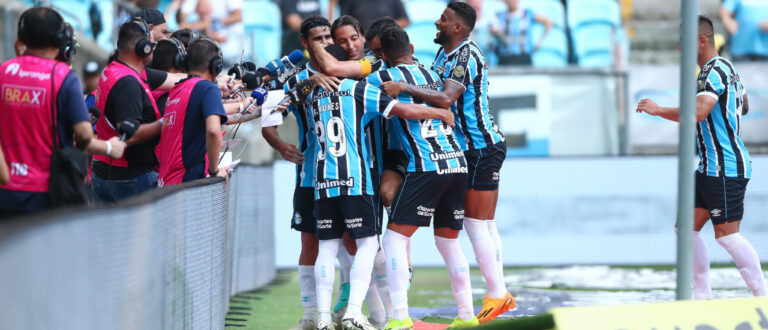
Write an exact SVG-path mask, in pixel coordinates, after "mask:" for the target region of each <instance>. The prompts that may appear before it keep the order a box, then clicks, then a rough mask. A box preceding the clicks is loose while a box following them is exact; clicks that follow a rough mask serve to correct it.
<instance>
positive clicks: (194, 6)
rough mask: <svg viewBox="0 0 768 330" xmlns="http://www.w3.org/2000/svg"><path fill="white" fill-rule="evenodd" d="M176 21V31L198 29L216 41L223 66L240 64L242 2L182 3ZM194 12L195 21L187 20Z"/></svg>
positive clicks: (189, 0) (201, 0)
mask: <svg viewBox="0 0 768 330" xmlns="http://www.w3.org/2000/svg"><path fill="white" fill-rule="evenodd" d="M180 7H181V9H180V10H179V13H178V14H177V16H176V18H177V21H178V24H179V28H182V29H183V28H189V29H193V30H198V31H200V32H202V33H205V34H206V35H208V36H210V37H211V38H213V39H214V40H216V41H218V42H219V44H220V45H221V50H222V52H223V56H224V64H225V65H227V66H228V65H231V64H232V63H236V62H239V61H240V56H241V54H242V51H243V49H245V48H244V38H245V26H244V25H243V0H216V1H212V0H182V2H181V5H180ZM193 12H194V13H196V14H197V16H198V20H197V21H196V22H194V21H190V19H189V18H190V15H191V14H192V13H193Z"/></svg>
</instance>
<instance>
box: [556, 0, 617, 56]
mask: <svg viewBox="0 0 768 330" xmlns="http://www.w3.org/2000/svg"><path fill="white" fill-rule="evenodd" d="M620 20H621V18H620V14H619V5H618V4H617V3H616V1H615V0H570V1H569V2H568V25H569V26H570V28H571V40H572V41H573V48H574V51H575V52H576V58H577V59H578V63H579V65H580V66H583V67H607V66H610V65H612V64H613V62H614V60H613V57H614V49H615V47H614V45H615V40H616V30H617V28H618V27H619V23H620Z"/></svg>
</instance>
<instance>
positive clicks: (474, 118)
mask: <svg viewBox="0 0 768 330" xmlns="http://www.w3.org/2000/svg"><path fill="white" fill-rule="evenodd" d="M432 70H434V71H435V72H437V73H438V74H439V75H440V77H441V78H442V79H443V82H445V81H447V80H453V81H455V82H457V83H459V84H461V85H462V86H464V93H462V95H461V96H459V99H458V100H456V103H454V104H453V105H451V110H453V111H454V114H455V115H456V127H461V129H460V130H461V132H456V136H457V137H459V135H461V136H460V137H461V139H464V141H462V148H464V150H467V149H482V148H485V147H487V146H490V145H494V144H496V143H498V142H500V141H504V135H503V134H502V133H501V131H500V130H499V127H498V126H497V125H496V123H494V121H493V117H492V116H491V114H490V113H489V108H488V68H487V67H486V65H485V57H484V56H483V53H482V52H481V51H480V48H478V47H477V45H476V44H475V43H474V42H473V41H470V40H465V41H464V42H463V43H462V44H461V45H460V46H459V47H457V48H456V49H454V50H453V51H451V52H450V53H448V54H446V53H445V49H444V48H442V47H441V48H440V50H439V51H438V52H437V57H436V58H435V62H434V63H432ZM457 131H458V130H457ZM461 139H460V140H461ZM464 143H466V145H464Z"/></svg>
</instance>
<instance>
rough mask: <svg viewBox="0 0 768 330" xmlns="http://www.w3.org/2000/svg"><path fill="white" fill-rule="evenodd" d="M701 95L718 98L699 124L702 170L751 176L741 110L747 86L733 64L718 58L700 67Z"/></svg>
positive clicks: (699, 148)
mask: <svg viewBox="0 0 768 330" xmlns="http://www.w3.org/2000/svg"><path fill="white" fill-rule="evenodd" d="M697 87H698V96H701V95H705V96H709V97H712V98H714V99H715V100H717V103H716V104H715V107H714V108H713V109H712V111H711V112H710V113H709V115H708V116H707V118H706V119H704V120H702V121H700V122H699V123H698V125H697V127H696V132H697V140H698V143H697V146H698V150H699V159H700V163H699V169H698V170H699V172H701V173H703V174H706V175H707V176H723V175H724V176H727V177H739V178H747V179H749V178H750V177H751V176H752V162H751V161H750V158H749V152H748V151H747V148H746V147H745V146H744V142H742V141H741V112H742V106H743V104H744V94H745V92H744V86H743V85H742V84H741V80H740V78H739V74H738V72H736V70H735V69H734V68H733V64H731V62H728V60H726V59H724V58H722V57H719V56H718V57H715V58H713V59H711V60H709V62H707V64H705V65H704V67H703V68H702V69H701V72H700V73H699V76H698V79H697Z"/></svg>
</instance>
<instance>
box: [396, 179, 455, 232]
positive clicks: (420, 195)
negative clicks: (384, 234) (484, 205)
mask: <svg viewBox="0 0 768 330" xmlns="http://www.w3.org/2000/svg"><path fill="white" fill-rule="evenodd" d="M466 193H467V174H466V173H456V174H437V172H409V173H407V174H406V175H405V179H403V183H402V184H401V185H400V189H399V190H398V191H397V194H395V200H394V202H393V203H392V214H390V217H389V219H390V220H389V221H391V222H392V223H396V224H404V225H414V226H419V227H428V226H429V222H430V219H432V217H433V216H434V218H435V223H434V226H435V228H440V227H449V228H451V229H455V230H461V228H462V226H463V224H464V196H465V195H466Z"/></svg>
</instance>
